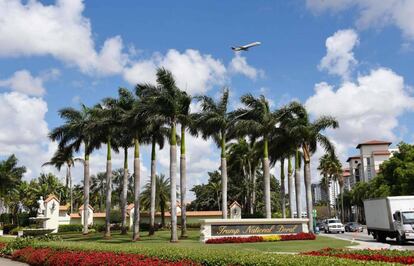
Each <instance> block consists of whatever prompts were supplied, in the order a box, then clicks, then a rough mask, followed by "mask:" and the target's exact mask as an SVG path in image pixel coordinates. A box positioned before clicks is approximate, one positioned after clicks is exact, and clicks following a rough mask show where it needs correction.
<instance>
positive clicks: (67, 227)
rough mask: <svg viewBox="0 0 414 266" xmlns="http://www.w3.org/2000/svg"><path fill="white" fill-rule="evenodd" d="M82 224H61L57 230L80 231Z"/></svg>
mask: <svg viewBox="0 0 414 266" xmlns="http://www.w3.org/2000/svg"><path fill="white" fill-rule="evenodd" d="M82 229H83V226H82V225H81V224H62V225H59V228H58V232H59V233H65V232H82Z"/></svg>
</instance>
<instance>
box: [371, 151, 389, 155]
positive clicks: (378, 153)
mask: <svg viewBox="0 0 414 266" xmlns="http://www.w3.org/2000/svg"><path fill="white" fill-rule="evenodd" d="M372 155H391V152H390V151H389V150H382V151H373V152H372Z"/></svg>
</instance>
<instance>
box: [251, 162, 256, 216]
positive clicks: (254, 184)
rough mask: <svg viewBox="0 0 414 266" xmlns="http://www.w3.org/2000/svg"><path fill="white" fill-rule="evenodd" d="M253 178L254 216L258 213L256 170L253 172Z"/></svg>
mask: <svg viewBox="0 0 414 266" xmlns="http://www.w3.org/2000/svg"><path fill="white" fill-rule="evenodd" d="M252 172H253V173H252V178H253V191H252V207H253V211H252V214H254V213H255V212H256V169H253V170H252Z"/></svg>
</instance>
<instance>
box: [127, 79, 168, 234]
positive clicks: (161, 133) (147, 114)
mask: <svg viewBox="0 0 414 266" xmlns="http://www.w3.org/2000/svg"><path fill="white" fill-rule="evenodd" d="M156 90H157V88H156V87H155V86H154V85H151V84H138V85H137V86H136V89H135V93H136V95H137V96H138V97H139V98H140V99H141V102H140V104H137V105H135V106H134V110H133V113H135V114H138V116H139V117H141V120H146V125H147V127H146V135H145V136H143V137H144V139H142V138H141V141H143V140H144V141H146V142H149V143H151V177H150V183H151V193H150V208H148V209H149V211H150V224H149V231H148V232H149V235H150V236H151V235H154V233H155V209H156V203H155V200H156V188H157V187H156V174H157V171H156V166H157V164H156V157H157V155H156V146H157V144H158V147H159V149H160V150H162V149H163V148H164V142H165V139H166V138H168V137H169V129H168V128H167V127H166V126H165V124H166V122H167V120H166V119H165V118H164V117H163V116H160V115H154V114H156V112H157V107H156V106H154V105H153V104H152V100H151V99H147V98H146V97H148V98H150V96H148V94H149V93H150V92H152V91H156Z"/></svg>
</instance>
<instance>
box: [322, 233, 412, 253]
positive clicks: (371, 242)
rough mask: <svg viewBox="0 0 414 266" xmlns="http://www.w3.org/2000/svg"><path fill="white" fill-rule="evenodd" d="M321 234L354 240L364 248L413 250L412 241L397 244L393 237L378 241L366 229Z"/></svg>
mask: <svg viewBox="0 0 414 266" xmlns="http://www.w3.org/2000/svg"><path fill="white" fill-rule="evenodd" d="M321 235H323V236H330V237H335V238H339V239H345V240H350V241H352V240H354V241H358V242H360V244H361V246H363V247H364V248H374V249H375V248H387V249H398V250H414V242H413V241H411V242H407V243H405V244H404V245H401V244H398V243H397V242H396V241H395V239H391V238H387V241H386V243H384V244H383V243H378V242H377V241H376V240H375V239H374V238H373V237H372V236H369V235H368V234H367V231H365V230H364V232H358V233H357V232H353V233H347V232H346V233H344V234H325V233H321Z"/></svg>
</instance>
